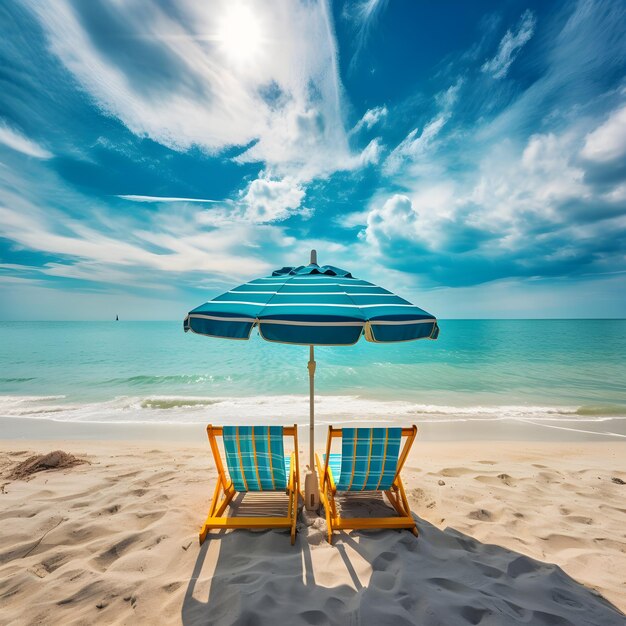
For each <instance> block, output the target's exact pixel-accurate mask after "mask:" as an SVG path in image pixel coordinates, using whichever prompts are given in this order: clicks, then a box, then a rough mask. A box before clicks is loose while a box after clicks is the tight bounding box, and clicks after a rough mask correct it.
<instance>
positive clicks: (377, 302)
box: [184, 263, 439, 346]
mask: <svg viewBox="0 0 626 626" xmlns="http://www.w3.org/2000/svg"><path fill="white" fill-rule="evenodd" d="M255 326H256V327H258V329H259V333H260V334H261V336H262V337H263V338H264V339H267V340H268V341H276V342H280V343H291V344H304V345H327V346H328V345H335V346H337V345H351V344H354V343H356V342H357V341H358V340H359V338H360V336H361V334H364V335H365V338H366V339H367V341H373V342H376V343H388V342H397V341H413V340H415V339H436V338H437V336H438V335H439V327H438V326H437V320H436V319H435V318H434V317H433V316H432V315H431V314H430V313H427V312H426V311H423V310H422V309H420V308H419V307H417V306H415V305H413V304H411V303H410V302H407V301H406V300H404V299H403V298H401V297H400V296H397V295H395V294H393V293H391V292H390V291H387V290H386V289H383V288H382V287H378V286H377V285H374V284H372V283H369V282H367V281H365V280H360V279H358V278H354V277H353V276H352V274H350V273H349V272H346V271H345V270H342V269H339V268H337V267H333V266H331V265H324V266H322V267H320V266H318V265H317V264H316V263H311V264H310V265H307V266H300V267H283V268H282V269H280V270H276V271H275V272H273V273H272V275H271V276H268V277H266V278H257V279H256V280H252V281H250V282H249V283H246V284H245V285H241V286H239V287H237V288H235V289H232V290H231V291H228V292H226V293H224V294H222V295H221V296H218V297H217V298H215V299H214V300H211V301H209V302H206V303H205V304H202V305H200V306H199V307H197V308H195V309H194V310H193V311H191V312H190V313H189V315H188V316H187V317H186V319H185V323H184V328H185V331H188V330H191V331H192V332H194V333H198V334H201V335H208V336H211V337H223V338H228V339H248V338H249V337H250V333H251V332H252V329H253V328H254V327H255Z"/></svg>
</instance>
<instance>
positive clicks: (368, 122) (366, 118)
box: [350, 106, 389, 133]
mask: <svg viewBox="0 0 626 626" xmlns="http://www.w3.org/2000/svg"><path fill="white" fill-rule="evenodd" d="M388 113H389V111H388V110H387V107H386V106H380V107H374V108H373V109H368V110H367V111H365V113H364V114H363V117H362V118H361V119H360V120H359V121H358V122H357V123H356V124H355V125H354V128H353V129H352V130H351V131H350V132H351V133H358V132H359V131H361V130H363V129H364V128H366V129H367V130H369V129H370V128H372V127H373V126H375V125H376V124H378V122H380V120H382V119H384V118H385V117H387V114H388Z"/></svg>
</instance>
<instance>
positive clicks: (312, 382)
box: [308, 346, 316, 471]
mask: <svg viewBox="0 0 626 626" xmlns="http://www.w3.org/2000/svg"><path fill="white" fill-rule="evenodd" d="M315 366H316V363H315V347H314V346H309V365H308V368H309V467H310V468H311V469H312V470H313V471H315V452H314V447H315Z"/></svg>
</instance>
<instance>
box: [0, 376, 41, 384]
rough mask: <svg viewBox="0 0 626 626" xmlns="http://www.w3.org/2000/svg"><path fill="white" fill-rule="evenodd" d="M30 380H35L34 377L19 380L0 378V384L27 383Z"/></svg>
mask: <svg viewBox="0 0 626 626" xmlns="http://www.w3.org/2000/svg"><path fill="white" fill-rule="evenodd" d="M31 380H35V378H34V377H30V378H20V377H16V378H0V383H28V382H30V381H31Z"/></svg>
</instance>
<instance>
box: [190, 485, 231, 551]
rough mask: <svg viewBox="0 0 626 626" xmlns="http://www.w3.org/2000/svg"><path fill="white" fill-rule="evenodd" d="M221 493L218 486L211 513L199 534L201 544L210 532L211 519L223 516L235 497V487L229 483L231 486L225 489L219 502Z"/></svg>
mask: <svg viewBox="0 0 626 626" xmlns="http://www.w3.org/2000/svg"><path fill="white" fill-rule="evenodd" d="M220 484H221V483H220ZM218 487H219V484H218ZM219 493H220V490H219V489H217V488H216V490H215V495H214V496H213V500H212V501H211V507H210V508H209V515H208V516H207V519H206V521H205V522H204V524H203V526H202V528H201V530H200V533H199V534H198V539H199V541H200V545H202V544H203V543H204V540H205V539H206V536H207V534H208V532H209V527H208V524H209V520H210V519H211V518H212V517H221V516H222V513H223V512H224V511H225V510H226V507H227V506H228V505H229V503H230V501H231V500H232V499H233V497H234V495H235V488H234V487H233V486H232V484H231V485H229V488H228V489H225V490H224V497H223V498H222V500H221V502H219V503H218V498H219Z"/></svg>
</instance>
